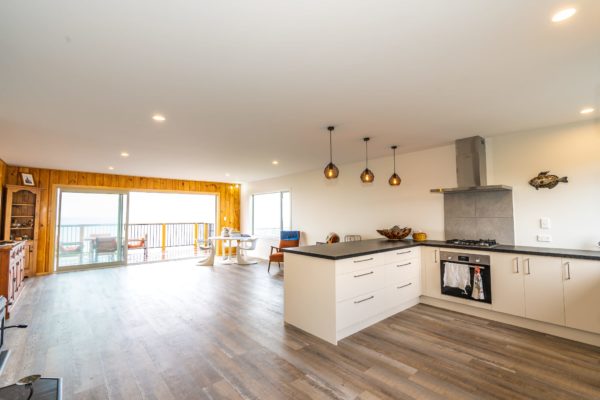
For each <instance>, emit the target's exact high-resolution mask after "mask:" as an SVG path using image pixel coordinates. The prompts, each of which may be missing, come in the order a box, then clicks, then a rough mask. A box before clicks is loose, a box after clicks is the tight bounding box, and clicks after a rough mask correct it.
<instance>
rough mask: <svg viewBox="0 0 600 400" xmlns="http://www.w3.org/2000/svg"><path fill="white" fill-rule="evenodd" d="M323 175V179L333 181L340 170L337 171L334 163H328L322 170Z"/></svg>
mask: <svg viewBox="0 0 600 400" xmlns="http://www.w3.org/2000/svg"><path fill="white" fill-rule="evenodd" d="M323 173H324V174H325V178H327V179H335V178H337V177H338V175H339V174H340V170H339V169H338V167H336V166H335V164H334V163H331V162H330V163H329V164H327V166H326V167H325V169H324V170H323Z"/></svg>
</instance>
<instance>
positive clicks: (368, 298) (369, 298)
mask: <svg viewBox="0 0 600 400" xmlns="http://www.w3.org/2000/svg"><path fill="white" fill-rule="evenodd" d="M374 298H375V296H369V297H367V298H366V299H362V300H357V301H355V302H354V304H358V303H362V302H363V301H367V300H371V299H374Z"/></svg>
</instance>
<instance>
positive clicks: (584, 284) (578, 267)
mask: <svg viewBox="0 0 600 400" xmlns="http://www.w3.org/2000/svg"><path fill="white" fill-rule="evenodd" d="M562 263H563V276H564V295H565V319H566V325H567V326H568V327H569V328H575V329H581V330H584V331H589V332H595V333H600V261H587V260H576V259H563V260H562Z"/></svg>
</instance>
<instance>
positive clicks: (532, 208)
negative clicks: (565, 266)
mask: <svg viewBox="0 0 600 400" xmlns="http://www.w3.org/2000/svg"><path fill="white" fill-rule="evenodd" d="M487 143H488V155H489V156H491V159H492V160H491V163H492V165H493V171H492V172H491V174H490V180H491V182H489V183H496V184H505V185H510V186H512V187H513V196H514V197H513V199H514V216H515V241H516V243H517V244H518V245H524V246H540V247H544V246H546V247H559V248H574V249H590V250H599V249H598V247H597V246H596V245H597V243H598V242H599V241H600V123H599V122H598V121H596V122H593V121H591V122H586V123H579V124H570V125H563V126H560V127H552V128H544V129H537V130H532V131H527V132H518V133H514V134H505V135H501V136H495V137H493V138H491V139H488V140H487ZM547 170H549V171H551V173H553V174H556V175H558V176H559V177H562V176H567V177H568V178H569V183H560V184H559V185H558V186H557V187H556V188H554V189H540V190H537V191H536V190H535V189H534V188H533V187H531V186H530V185H529V184H528V181H529V180H530V179H531V178H533V177H534V176H536V175H537V174H538V173H539V172H540V171H547ZM541 217H548V218H550V219H551V222H552V228H551V229H550V230H541V229H540V228H539V226H540V223H539V219H540V218H541ZM539 233H549V234H551V235H552V239H553V240H552V242H551V243H542V242H537V241H536V236H537V235H538V234H539Z"/></svg>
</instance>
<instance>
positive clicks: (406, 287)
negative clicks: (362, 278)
mask: <svg viewBox="0 0 600 400" xmlns="http://www.w3.org/2000/svg"><path fill="white" fill-rule="evenodd" d="M420 295H421V282H420V280H419V279H418V278H416V277H413V278H412V279H409V280H407V281H404V282H401V283H396V284H394V285H392V286H388V287H387V288H386V305H387V306H388V308H392V307H396V306H399V305H400V304H402V303H405V302H407V301H409V300H413V299H416V298H418V297H419V296H420Z"/></svg>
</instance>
